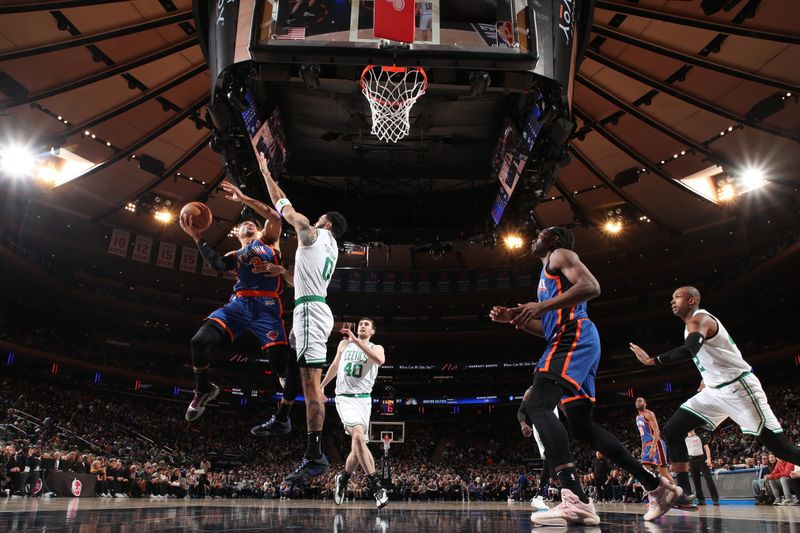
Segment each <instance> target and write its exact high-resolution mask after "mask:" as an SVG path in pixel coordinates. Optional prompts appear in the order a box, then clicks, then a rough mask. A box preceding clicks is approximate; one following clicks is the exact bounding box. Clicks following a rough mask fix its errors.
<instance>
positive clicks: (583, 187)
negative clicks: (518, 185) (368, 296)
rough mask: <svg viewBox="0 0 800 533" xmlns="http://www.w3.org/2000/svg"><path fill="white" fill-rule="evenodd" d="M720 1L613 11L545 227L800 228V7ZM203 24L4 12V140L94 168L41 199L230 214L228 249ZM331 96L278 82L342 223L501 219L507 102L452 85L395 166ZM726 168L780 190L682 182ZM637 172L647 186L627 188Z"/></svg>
mask: <svg viewBox="0 0 800 533" xmlns="http://www.w3.org/2000/svg"><path fill="white" fill-rule="evenodd" d="M715 3H717V4H722V2H713V1H708V0H707V1H706V2H703V4H705V5H706V6H711V5H713V4H715ZM700 4H701V3H700V2H687V1H678V0H672V1H668V0H642V1H640V2H627V1H624V0H613V1H612V0H597V2H596V11H595V18H594V23H593V32H592V35H591V37H590V44H589V47H588V51H587V56H586V59H585V61H584V62H583V64H582V65H581V68H580V72H579V74H578V77H577V80H576V84H575V92H574V108H573V111H574V117H575V119H576V122H577V129H576V132H575V135H574V136H573V138H572V139H571V140H570V149H569V150H570V153H571V156H572V159H571V162H570V163H569V164H568V165H567V166H566V167H565V168H564V169H563V170H562V171H561V172H560V174H559V176H558V180H557V184H556V186H555V187H553V189H552V190H550V191H547V192H546V193H545V194H544V200H543V201H542V202H541V203H539V205H538V206H537V207H536V209H535V217H536V219H537V220H538V222H539V223H540V224H541V225H544V226H549V225H560V224H570V223H574V222H576V221H583V222H584V224H583V227H581V226H578V229H577V230H576V231H578V232H580V235H579V239H580V240H581V242H582V246H581V248H584V249H586V248H589V249H591V248H594V249H605V248H613V247H615V246H616V247H619V243H618V242H614V238H610V237H609V236H608V235H607V234H606V233H605V232H604V231H603V226H604V224H605V223H606V222H607V220H608V213H609V211H612V212H614V210H616V209H620V210H621V212H622V213H623V215H624V216H625V217H626V218H627V222H628V224H627V226H628V227H626V230H625V236H624V239H625V240H626V241H628V242H646V241H655V240H659V241H663V240H664V239H667V240H669V239H674V238H677V237H679V236H680V235H685V234H687V233H691V232H694V231H696V230H698V229H700V228H705V227H712V226H715V225H717V224H720V223H722V222H724V221H726V220H731V219H732V218H735V217H736V216H738V214H739V213H738V209H739V207H738V206H741V205H742V204H743V203H745V202H747V203H748V205H749V206H750V207H749V208H753V204H754V203H755V208H756V209H759V207H758V206H759V205H761V207H760V209H762V210H763V209H767V208H768V209H777V210H788V211H789V212H794V214H795V215H796V214H797V207H796V205H797V204H796V201H797V188H798V186H799V185H800V173H799V172H798V170H797V169H798V168H800V150H798V141H800V111H798V109H800V108H798V93H800V69H798V67H797V66H798V65H800V34H798V28H800V10H798V9H794V8H793V2H791V1H790V0H741V1H739V2H728V4H733V7H732V8H731V9H730V10H728V11H725V10H718V11H716V12H714V13H712V14H709V15H706V14H705V13H704V12H703V9H702V7H701V5H700ZM191 10H192V5H191V1H190V0H174V1H172V0H137V1H114V0H105V1H103V0H94V1H90V0H74V1H72V2H63V1H52V0H47V1H21V2H8V1H7V2H3V5H2V6H0V112H2V115H0V129H1V130H2V132H0V134H1V135H2V141H3V142H4V143H6V144H8V143H10V142H14V141H16V142H30V143H33V144H36V145H37V146H40V145H46V144H47V143H52V144H53V145H54V146H61V147H62V150H67V151H69V152H71V153H74V154H77V155H78V156H80V157H81V158H84V159H85V160H88V162H90V163H92V164H94V166H92V167H91V168H90V169H89V170H87V171H86V172H85V173H83V174H82V175H81V176H80V177H78V178H77V179H74V180H73V181H71V182H69V183H66V184H64V185H62V186H59V187H57V188H55V189H53V190H51V191H49V192H46V193H44V194H43V195H41V196H39V197H38V201H40V202H42V203H44V204H47V205H51V206H54V207H56V208H58V209H62V210H65V211H68V212H71V213H74V214H78V215H80V216H82V217H86V218H90V219H92V220H94V221H97V222H98V223H102V224H108V225H112V226H116V227H122V228H126V229H130V230H132V231H136V232H140V233H149V234H154V235H160V236H161V235H168V236H169V237H170V238H171V239H173V240H180V239H181V238H182V237H181V235H182V234H181V232H180V230H179V229H178V228H177V226H176V225H172V226H169V227H166V228H165V227H163V226H162V225H161V224H160V223H158V222H156V221H155V220H154V219H153V218H152V217H151V216H141V215H140V214H134V213H131V212H129V211H127V210H126V205H127V204H128V203H129V202H131V201H133V200H135V199H137V198H140V197H142V196H143V195H151V196H152V197H155V196H158V197H159V198H162V199H164V201H166V200H170V201H171V202H174V203H175V204H176V205H179V204H182V203H184V202H186V201H189V200H207V201H208V203H209V205H210V207H211V209H212V211H213V212H214V214H215V216H216V217H217V224H215V225H214V226H213V227H212V230H210V231H211V237H210V238H209V240H210V241H216V242H219V241H222V240H223V239H224V238H225V237H226V235H227V234H228V232H229V230H230V228H231V227H232V226H233V225H234V224H235V223H236V220H237V217H238V214H239V207H238V206H236V205H234V204H232V203H230V202H227V201H226V200H225V199H224V198H223V197H222V195H221V194H220V193H218V192H217V189H216V186H217V185H218V183H219V182H220V180H221V179H222V177H223V167H222V163H221V160H220V156H219V155H218V154H216V153H215V152H213V151H212V150H211V149H210V148H209V146H208V142H209V139H210V135H211V132H210V130H209V129H208V128H207V125H206V121H205V109H204V108H205V106H206V105H207V104H208V99H209V86H210V80H209V71H208V69H207V67H206V62H205V59H204V57H203V54H202V52H201V49H200V46H199V44H198V38H197V35H196V32H195V28H194V22H193V19H192V11H191ZM322 89H323V90H309V89H306V88H305V87H304V86H303V84H302V82H301V81H300V80H299V79H291V80H289V81H287V82H282V83H280V84H276V85H275V90H276V91H277V92H278V93H279V94H280V97H279V98H278V100H279V105H280V107H281V111H282V113H283V116H284V120H285V122H286V129H287V144H288V148H289V150H290V153H291V159H290V163H289V167H288V176H287V179H288V181H289V182H290V183H291V184H292V185H293V188H292V190H293V191H300V192H299V193H298V194H300V195H302V196H303V197H304V199H307V200H308V201H309V202H311V200H312V199H313V200H314V202H313V205H314V209H322V208H323V207H327V208H340V209H341V210H343V211H344V212H345V213H346V214H348V216H349V217H350V218H351V220H352V221H354V222H355V223H356V225H357V226H360V227H362V228H370V227H372V228H376V227H382V226H386V225H390V224H401V225H402V223H403V220H404V219H409V218H414V221H413V224H412V226H413V227H414V229H416V230H417V231H422V232H425V233H427V234H429V235H430V234H431V232H437V231H440V229H441V228H442V227H444V226H447V225H449V226H451V229H452V227H458V226H459V225H462V224H465V226H464V228H465V229H463V231H462V232H461V234H462V235H463V236H464V237H468V236H469V235H468V234H469V233H471V232H472V231H473V228H478V227H479V226H480V224H479V223H478V222H477V221H482V220H485V219H486V218H487V217H486V215H488V210H489V206H490V203H491V201H492V199H493V198H494V195H495V194H496V190H497V185H496V181H495V180H493V179H492V178H491V177H490V176H489V164H488V158H489V155H490V154H491V151H492V147H493V146H494V143H495V141H496V138H497V134H498V131H499V127H500V124H501V122H502V115H503V113H504V109H503V107H502V104H501V101H500V100H499V99H498V93H496V92H495V93H493V92H488V93H487V94H486V95H485V96H483V97H475V98H444V97H440V98H437V97H436V96H437V93H436V88H434V89H433V90H432V91H431V95H432V96H431V98H430V99H429V100H428V101H427V102H426V101H425V100H424V99H423V100H421V101H420V102H419V103H418V107H417V108H416V110H415V113H417V116H418V117H421V116H424V117H426V118H425V119H424V121H423V122H425V125H424V126H423V125H421V124H420V125H418V126H419V128H420V129H422V130H423V131H424V134H425V136H426V137H427V138H429V139H431V140H430V141H429V142H428V145H427V146H426V148H425V149H424V150H410V151H391V150H388V151H385V150H376V149H367V150H364V149H363V143H361V141H360V140H359V139H363V135H361V134H360V131H361V130H362V129H363V128H364V127H365V126H366V124H358V123H357V121H356V122H355V123H354V122H353V120H352V119H353V116H354V115H353V110H354V109H356V110H357V109H359V108H360V109H361V111H362V112H363V113H364V114H366V112H367V110H368V108H367V106H366V103H365V102H364V101H363V97H362V96H361V95H360V93H359V90H358V87H357V85H356V83H354V82H353V83H349V82H347V83H345V82H338V83H333V82H331V85H329V86H324V87H323V88H322ZM326 89H327V90H326ZM367 144H374V143H369V142H368V143H367ZM715 164H720V165H722V166H723V167H725V168H726V169H729V170H730V171H740V172H741V171H743V170H744V169H746V168H750V167H757V168H760V169H762V170H763V171H764V172H765V175H766V177H767V179H768V183H767V186H766V187H764V188H762V189H761V190H759V191H756V192H754V193H750V195H751V198H750V199H746V198H745V197H744V196H743V197H742V198H741V199H740V202H738V203H737V202H733V203H731V204H730V205H718V204H717V203H715V202H713V201H709V200H707V199H706V198H703V197H702V196H701V195H699V194H698V193H697V192H696V191H695V190H693V189H692V188H690V187H688V186H687V185H686V184H685V183H684V182H683V181H681V180H683V179H685V178H687V177H690V176H693V175H696V174H697V173H700V172H703V171H705V170H706V169H708V168H709V167H711V166H713V165H715ZM631 169H638V171H637V172H636V174H637V175H636V176H635V179H634V180H632V181H633V183H631V184H629V185H627V186H620V185H618V184H616V183H615V177H617V176H618V175H619V174H620V173H624V172H625V171H631ZM629 176H630V173H629ZM4 187H9V186H8V184H6V185H4ZM6 190H9V189H8V188H6ZM12 193H13V190H12ZM320 198H323V199H324V200H325V201H326V202H327V203H328V204H330V203H331V202H333V201H334V200H335V201H336V202H340V203H342V204H343V205H327V206H322V205H321V204H320V205H318V204H319V201H318V200H319V199H320ZM332 199H333V200H332ZM793 202H794V203H793ZM387 212H394V213H395V214H394V216H393V218H387ZM412 213H413V215H412ZM631 222H633V224H631ZM467 226H469V227H467ZM442 231H443V230H442ZM361 235H363V236H364V237H363V238H364V240H379V239H377V238H376V234H375V233H370V232H369V231H365V232H362V234H361Z"/></svg>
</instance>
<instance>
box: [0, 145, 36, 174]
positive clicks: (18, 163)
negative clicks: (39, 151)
mask: <svg viewBox="0 0 800 533" xmlns="http://www.w3.org/2000/svg"><path fill="white" fill-rule="evenodd" d="M0 168H2V170H3V172H6V173H7V174H10V175H11V176H14V177H22V176H27V175H30V174H32V173H33V171H34V169H35V168H36V154H35V153H34V152H33V151H32V150H31V149H30V148H28V147H27V146H22V145H19V144H12V145H9V146H4V147H2V148H0Z"/></svg>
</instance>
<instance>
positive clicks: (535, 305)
mask: <svg viewBox="0 0 800 533" xmlns="http://www.w3.org/2000/svg"><path fill="white" fill-rule="evenodd" d="M514 311H515V312H516V313H515V314H516V315H517V316H516V317H514V318H513V319H512V320H511V323H512V324H513V325H515V326H517V327H518V328H521V327H524V326H525V325H526V324H527V323H528V322H530V321H531V320H533V319H534V318H539V317H540V316H542V315H543V314H544V305H543V304H542V303H540V302H528V303H526V304H517V307H516V308H515V309H514Z"/></svg>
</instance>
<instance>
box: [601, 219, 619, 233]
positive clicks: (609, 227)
mask: <svg viewBox="0 0 800 533" xmlns="http://www.w3.org/2000/svg"><path fill="white" fill-rule="evenodd" d="M605 229H606V231H607V232H609V233H613V234H617V233H619V232H620V231H622V222H620V221H618V220H609V221H608V222H606V225H605Z"/></svg>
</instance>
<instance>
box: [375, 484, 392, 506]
mask: <svg viewBox="0 0 800 533" xmlns="http://www.w3.org/2000/svg"><path fill="white" fill-rule="evenodd" d="M387 503H389V495H388V494H386V489H384V488H383V487H381V486H380V485H378V486H377V487H376V488H375V506H376V507H377V508H378V509H383V508H384V507H386V504H387Z"/></svg>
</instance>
